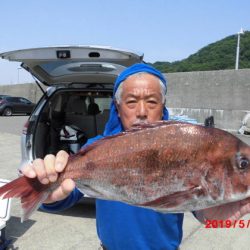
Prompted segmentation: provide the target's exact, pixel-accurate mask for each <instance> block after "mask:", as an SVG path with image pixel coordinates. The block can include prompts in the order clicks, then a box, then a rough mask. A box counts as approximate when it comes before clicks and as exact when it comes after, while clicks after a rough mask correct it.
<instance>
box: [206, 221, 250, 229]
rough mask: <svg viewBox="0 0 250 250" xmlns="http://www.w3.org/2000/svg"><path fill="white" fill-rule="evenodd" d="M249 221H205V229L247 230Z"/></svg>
mask: <svg viewBox="0 0 250 250" xmlns="http://www.w3.org/2000/svg"><path fill="white" fill-rule="evenodd" d="M249 227H250V220H205V228H249Z"/></svg>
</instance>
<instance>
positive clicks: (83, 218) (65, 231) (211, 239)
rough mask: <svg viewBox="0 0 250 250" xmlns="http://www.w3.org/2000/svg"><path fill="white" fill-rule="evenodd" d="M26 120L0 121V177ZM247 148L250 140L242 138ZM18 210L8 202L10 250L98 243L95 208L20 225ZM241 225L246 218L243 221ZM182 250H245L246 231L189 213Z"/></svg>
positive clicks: (11, 168) (88, 248)
mask: <svg viewBox="0 0 250 250" xmlns="http://www.w3.org/2000/svg"><path fill="white" fill-rule="evenodd" d="M27 118H28V117H27V116H14V117H0V153H1V157H0V177H1V178H5V179H10V180H12V179H14V178H15V177H16V168H17V166H18V164H19V162H20V157H21V156H20V133H21V131H22V127H23V124H24V123H25V122H26V120H27ZM244 140H246V141H247V142H248V143H249V144H250V138H247V137H246V138H244ZM20 213H21V212H20V206H19V203H18V202H17V200H16V199H13V200H12V208H11V218H10V220H9V221H8V224H7V230H6V234H7V238H8V239H11V240H12V246H11V248H10V249H13V250H14V249H15V250H17V249H18V250H23V249H24V250H33V249H34V250H40V249H41V250H43V249H52V250H59V249H65V250H68V249H72V250H73V249H84V250H95V249H96V250H97V249H98V248H99V240H98V237H97V235H96V229H95V208H94V207H93V206H89V205H86V204H79V205H77V206H74V207H73V208H71V209H69V210H67V211H65V212H61V213H56V214H49V213H44V212H41V211H37V212H35V213H34V214H33V215H32V217H31V218H30V219H29V220H28V221H26V222H24V223H20ZM243 219H244V220H245V221H247V220H248V219H250V216H246V217H244V218H243ZM183 228H184V236H183V242H182V245H181V249H182V250H189V249H194V250H195V249H197V250H200V249H202V250H203V249H205V250H206V249H209V250H211V249H216V250H217V249H249V245H250V238H249V233H250V229H247V228H244V229H240V228H230V229H229V228H225V229H211V228H210V229H208V228H205V227H204V225H201V224H200V223H199V222H197V221H196V220H195V219H194V218H193V215H192V214H190V213H186V214H185V220H184V226H183ZM156 249H157V248H156Z"/></svg>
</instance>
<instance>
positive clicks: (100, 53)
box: [0, 46, 143, 86]
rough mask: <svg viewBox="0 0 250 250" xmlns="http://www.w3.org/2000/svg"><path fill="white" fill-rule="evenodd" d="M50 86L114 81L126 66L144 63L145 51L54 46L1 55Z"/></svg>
mask: <svg viewBox="0 0 250 250" xmlns="http://www.w3.org/2000/svg"><path fill="white" fill-rule="evenodd" d="M0 57H2V58H3V59H7V60H9V61H17V62H21V63H22V64H21V66H22V67H23V68H24V69H26V70H27V71H28V72H30V73H31V74H32V75H33V76H34V77H35V78H37V79H38V80H39V81H40V82H42V83H43V84H45V85H47V86H51V85H56V84H62V83H63V84H69V83H78V82H79V83H82V82H88V83H95V82H98V83H110V82H113V81H114V80H115V78H116V77H117V75H118V74H119V73H120V72H121V71H122V70H123V69H124V68H125V67H128V66H130V65H132V64H134V63H138V62H141V61H142V59H143V54H142V53H135V52H132V51H126V50H120V49H114V48H111V47H104V46H54V47H43V48H33V49H24V50H15V51H9V52H5V53H2V54H0Z"/></svg>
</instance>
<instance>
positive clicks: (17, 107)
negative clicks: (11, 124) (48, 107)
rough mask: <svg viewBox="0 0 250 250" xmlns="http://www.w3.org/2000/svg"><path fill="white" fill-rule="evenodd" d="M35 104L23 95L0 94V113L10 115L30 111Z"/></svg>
mask: <svg viewBox="0 0 250 250" xmlns="http://www.w3.org/2000/svg"><path fill="white" fill-rule="evenodd" d="M34 107H35V104H34V103H32V102H31V101H29V100H28V99H26V98H23V97H16V96H7V95H6V96H5V95H1V96H0V115H3V116H11V115H12V114H28V115H30V114H31V113H32V110H33V109H34Z"/></svg>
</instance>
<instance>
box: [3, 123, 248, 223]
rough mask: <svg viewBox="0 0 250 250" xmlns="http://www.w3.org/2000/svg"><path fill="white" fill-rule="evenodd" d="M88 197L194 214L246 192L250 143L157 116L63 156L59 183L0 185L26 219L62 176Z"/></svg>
mask: <svg viewBox="0 0 250 250" xmlns="http://www.w3.org/2000/svg"><path fill="white" fill-rule="evenodd" d="M67 178H71V179H73V180H74V181H75V182H76V186H77V187H78V188H79V189H80V190H81V191H82V192H83V193H84V194H87V195H89V196H92V197H96V198H101V199H109V200H116V201H122V202H125V203H128V204H131V205H135V206H142V207H147V208H151V209H154V210H157V211H162V212H181V211H192V210H198V209H203V208H207V207H212V206H216V205H220V204H225V203H229V202H233V201H237V200H241V199H244V198H246V197H249V196H250V146H248V145H247V144H245V143H243V142H242V141H240V140H239V139H238V138H237V137H235V136H233V135H232V134H230V133H228V132H225V131H223V130H220V129H216V128H207V127H203V126H200V125H193V124H190V123H183V122H174V121H172V122H171V121H167V122H166V121H161V122H157V123H153V124H145V125H140V126H137V127H136V128H133V129H131V130H130V131H126V132H123V133H120V134H118V135H116V136H111V137H107V138H105V139H101V140H99V141H97V142H95V143H93V144H92V145H90V146H87V147H86V148H85V149H83V150H82V151H80V152H79V153H78V154H76V155H74V156H71V157H70V158H69V161H68V164H67V166H66V168H65V171H64V172H63V173H61V174H60V176H59V178H58V180H57V182H55V183H52V184H50V185H43V184H41V183H40V182H39V181H38V180H37V179H36V178H35V179H29V178H27V177H24V176H23V177H19V178H18V179H16V180H14V181H12V182H10V183H8V184H6V185H5V186H3V187H1V188H0V196H1V195H3V198H8V197H20V198H21V202H22V207H23V209H24V219H27V218H28V217H29V216H30V214H31V212H32V211H34V210H35V209H36V208H37V207H38V206H39V204H40V203H41V202H43V201H44V200H45V199H46V198H47V196H48V194H49V193H50V192H51V190H54V189H55V188H56V187H57V186H58V185H59V184H60V183H61V182H62V181H63V180H64V179H67Z"/></svg>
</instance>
